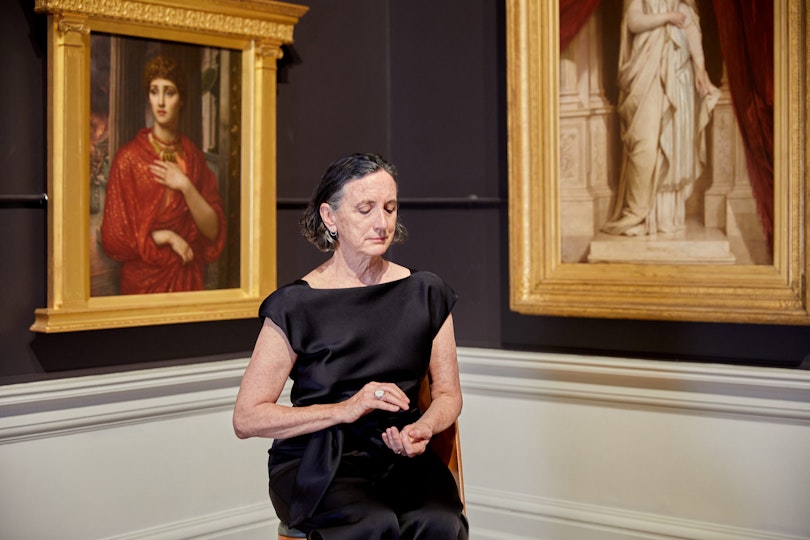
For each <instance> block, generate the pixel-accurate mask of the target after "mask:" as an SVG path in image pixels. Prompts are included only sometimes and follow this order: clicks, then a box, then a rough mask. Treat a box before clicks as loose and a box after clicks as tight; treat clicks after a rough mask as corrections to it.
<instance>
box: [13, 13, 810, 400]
mask: <svg viewBox="0 0 810 540" xmlns="http://www.w3.org/2000/svg"><path fill="white" fill-rule="evenodd" d="M295 3H300V4H305V5H308V6H310V11H309V13H308V14H307V15H305V16H304V18H303V19H302V20H301V21H300V23H299V24H298V25H297V26H296V28H295V44H294V45H293V46H292V47H291V48H289V49H288V50H287V54H286V55H285V59H283V60H282V64H281V69H280V73H279V87H278V199H279V215H278V234H277V243H278V281H279V283H285V282H287V281H290V280H292V279H295V278H296V277H298V276H300V275H301V274H302V273H304V272H306V271H307V270H308V269H309V268H311V267H312V266H314V265H315V264H318V263H319V262H320V261H321V260H323V255H322V254H320V253H319V252H317V251H316V250H314V249H313V248H312V247H310V246H309V245H308V244H307V243H306V242H305V241H304V240H303V239H301V237H300V235H299V234H298V225H297V220H298V216H299V215H300V212H301V209H302V205H303V204H304V201H305V200H306V199H307V197H308V196H309V193H310V191H311V189H312V186H313V185H314V183H315V182H316V181H317V179H318V178H319V177H320V175H321V173H322V172H323V170H324V169H325V168H326V166H327V165H328V164H329V163H330V162H331V161H332V160H333V159H334V158H336V157H338V156H339V155H341V154H344V153H347V152H353V151H376V152H380V153H383V154H384V155H386V156H387V157H388V158H390V159H391V160H392V161H394V162H395V163H396V164H397V165H398V167H399V169H400V196H401V199H402V215H403V219H404V221H405V224H406V225H407V226H408V228H409V231H410V233H411V234H410V240H409V242H408V243H406V244H405V245H403V246H401V247H397V248H395V249H394V250H393V251H392V253H391V256H392V258H394V259H395V260H396V261H397V262H400V263H402V264H406V265H408V266H410V267H413V268H424V269H430V270H433V271H435V272H437V273H438V274H440V275H442V277H444V278H445V279H446V280H447V281H448V282H449V283H450V284H451V286H453V287H454V288H455V289H456V291H457V292H458V293H459V295H460V298H461V300H460V302H459V304H458V306H457V308H456V310H455V312H454V314H455V318H456V329H457V338H458V342H459V343H460V344H461V345H463V346H466V347H487V348H496V349H498V348H499V349H527V350H534V351H550V352H583V351H584V352H589V353H594V354H601V355H607V356H612V355H617V356H626V357H637V358H650V359H674V360H688V361H692V360H698V361H710V362H724V363H743V364H757V365H765V366H782V367H794V366H798V365H800V364H801V362H802V361H803V360H804V359H805V358H806V357H808V355H810V331H808V329H807V328H806V327H790V326H771V325H742V324H718V323H711V322H706V323H687V322H661V321H629V320H597V319H585V318H582V319H580V318H559V317H537V316H524V315H519V314H516V313H514V312H512V311H510V309H509V306H508V298H509V293H508V275H509V268H508V251H507V249H508V245H507V244H508V242H507V240H508V227H507V208H506V202H505V201H506V195H507V191H506V189H507V188H506V186H507V175H508V172H507V169H506V143H507V141H506V88H505V62H506V60H505V58H506V54H505V27H504V24H505V22H504V21H505V14H504V10H505V8H504V5H503V2H500V1H493V0H477V1H473V2H470V1H468V0H442V1H441V2H435V1H428V0H411V1H409V2H407V3H403V2H380V1H379V0H342V1H341V2H331V1H328V0H315V1H310V2H304V1H302V2H295ZM0 15H2V16H0V58H2V60H3V61H4V65H5V66H6V67H7V71H8V72H9V73H11V74H12V77H10V78H9V80H8V81H7V83H6V84H5V85H3V87H2V97H3V99H2V100H0V102H1V103H2V105H0V106H1V107H2V113H3V118H4V121H3V123H2V126H0V148H2V151H0V164H2V170H3V180H2V182H1V183H0V195H2V196H6V195H14V196H22V195H36V194H39V193H44V192H45V191H46V164H47V163H46V159H47V158H46V155H47V154H46V135H45V134H46V121H47V110H46V105H45V104H46V91H47V83H46V68H47V64H46V57H45V56H46V33H45V31H46V27H45V18H44V17H43V16H41V15H38V14H35V13H34V12H33V7H32V3H31V2H28V1H25V0H19V1H18V2H5V3H4V4H3V5H2V7H0ZM16 200H17V201H18V200H19V198H18V199H16ZM0 252H2V253H3V254H4V255H3V256H2V257H0V283H2V285H1V286H0V300H2V303H3V308H4V309H3V311H2V313H1V314H0V358H2V362H0V384H8V383H13V382H24V381H29V380H38V379H45V378H53V377H65V376H68V375H73V374H86V373H90V372H93V373H97V372H103V371H116V370H122V369H130V368H132V367H136V366H137V367H144V366H162V365H171V364H186V363H194V362H204V361H211V360H222V359H227V358H238V357H244V355H245V354H246V353H247V352H249V350H250V349H251V347H252V344H253V340H254V338H255V335H256V332H257V330H258V321H256V320H237V321H224V322H216V323H192V324H177V325H162V326H154V327H142V328H125V329H118V330H97V331H86V332H71V333H65V334H52V335H44V334H35V333H32V332H30V331H29V330H28V327H29V326H30V324H31V322H33V311H34V309H35V308H38V307H44V306H45V305H46V303H47V291H46V273H47V225H46V211H45V208H44V207H43V206H41V205H37V204H36V203H20V202H9V201H8V200H7V199H6V200H4V202H2V207H0Z"/></svg>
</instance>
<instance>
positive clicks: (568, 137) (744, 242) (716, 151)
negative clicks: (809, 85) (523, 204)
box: [559, 0, 773, 265]
mask: <svg viewBox="0 0 810 540" xmlns="http://www.w3.org/2000/svg"><path fill="white" fill-rule="evenodd" d="M748 4H751V3H746V5H743V3H742V2H739V1H738V0H714V1H712V0H601V1H600V0H585V1H582V2H573V1H571V0H561V2H560V97H559V99H560V191H559V193H560V201H559V202H560V205H559V208H560V222H561V223H560V230H561V236H562V261H563V262H569V263H578V262H591V263H603V262H624V263H651V264H655V263H661V264H737V265H740V264H742V265H760V264H771V263H772V240H773V5H772V2H769V1H766V2H758V3H756V5H753V6H751V5H748ZM721 7H722V10H721V9H720V8H721ZM745 10H753V11H755V12H746V11H745ZM717 13H723V19H722V20H718V17H717V16H716V15H717ZM732 15H736V16H732ZM754 22H756V24H754ZM752 80H753V81H754V83H753V84H751V83H750V82H749V83H747V82H746V81H752ZM769 81H770V82H769Z"/></svg>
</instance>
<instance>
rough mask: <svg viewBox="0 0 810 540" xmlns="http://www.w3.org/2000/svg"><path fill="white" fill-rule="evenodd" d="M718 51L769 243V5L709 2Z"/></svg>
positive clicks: (759, 0)
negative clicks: (724, 70)
mask: <svg viewBox="0 0 810 540" xmlns="http://www.w3.org/2000/svg"><path fill="white" fill-rule="evenodd" d="M714 11H715V13H717V27H718V33H719V34H720V49H721V51H722V53H723V60H724V61H725V64H726V73H727V77H728V84H729V89H730V90H731V100H732V103H733V106H734V114H735V115H736V117H737V122H738V123H739V125H740V131H741V132H742V138H743V143H744V146H745V157H746V161H747V164H748V175H749V177H750V180H751V188H752V190H753V193H754V198H755V199H756V201H757V212H758V213H759V218H760V221H761V222H762V229H763V231H764V232H765V236H766V238H767V239H768V243H769V245H771V247H772V242H773V208H774V206H773V79H774V75H773V65H774V57H773V1H772V0H714Z"/></svg>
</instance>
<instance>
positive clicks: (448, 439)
mask: <svg viewBox="0 0 810 540" xmlns="http://www.w3.org/2000/svg"><path fill="white" fill-rule="evenodd" d="M428 405H430V381H429V379H428V377H427V376H425V378H424V379H423V380H422V386H421V387H420V388H419V408H420V409H421V410H423V411H424V410H426V409H427V408H428ZM430 447H431V448H432V449H433V451H434V452H436V454H438V455H439V457H440V458H441V459H442V461H443V462H444V463H445V464H446V465H447V468H448V469H450V472H451V473H453V478H455V479H456V484H458V494H459V497H460V498H461V504H463V505H464V508H465V511H466V508H467V505H466V502H465V501H464V475H463V474H462V469H461V438H460V437H459V433H458V421H456V422H455V423H454V424H453V425H452V426H450V427H449V428H447V429H446V430H444V431H442V432H441V433H439V434H437V435H434V436H433V438H432V439H431V440H430ZM306 537H307V535H306V533H303V532H301V531H299V530H298V529H293V528H290V527H288V526H287V525H286V524H284V523H279V524H278V540H295V539H296V538H306Z"/></svg>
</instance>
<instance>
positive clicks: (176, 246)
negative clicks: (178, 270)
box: [152, 229, 194, 264]
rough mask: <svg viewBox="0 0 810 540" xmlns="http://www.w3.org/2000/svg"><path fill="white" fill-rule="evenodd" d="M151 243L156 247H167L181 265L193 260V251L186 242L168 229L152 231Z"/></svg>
mask: <svg viewBox="0 0 810 540" xmlns="http://www.w3.org/2000/svg"><path fill="white" fill-rule="evenodd" d="M152 241H154V242H155V244H156V245H158V246H165V245H167V244H168V245H169V247H171V248H172V251H174V252H175V253H177V255H178V256H179V257H180V259H181V260H182V261H183V264H186V263H188V262H191V260H192V259H193V258H194V251H193V250H192V249H191V246H190V245H189V244H188V242H186V240H185V239H184V238H183V237H182V236H180V235H179V234H177V233H176V232H174V231H172V230H170V229H159V230H156V231H152Z"/></svg>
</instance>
